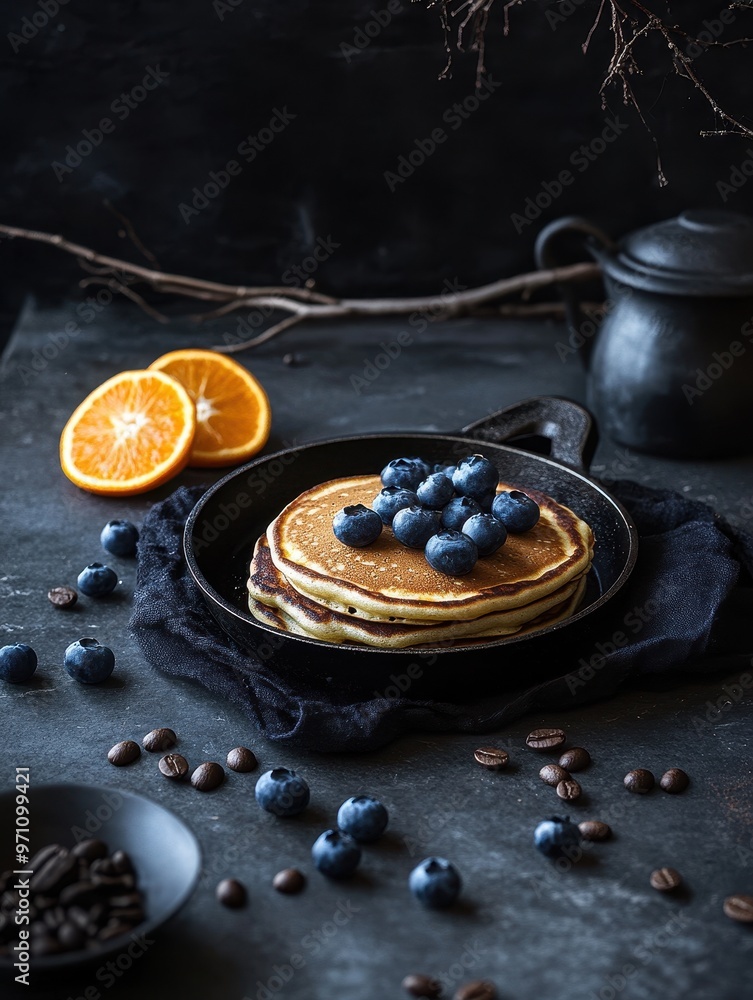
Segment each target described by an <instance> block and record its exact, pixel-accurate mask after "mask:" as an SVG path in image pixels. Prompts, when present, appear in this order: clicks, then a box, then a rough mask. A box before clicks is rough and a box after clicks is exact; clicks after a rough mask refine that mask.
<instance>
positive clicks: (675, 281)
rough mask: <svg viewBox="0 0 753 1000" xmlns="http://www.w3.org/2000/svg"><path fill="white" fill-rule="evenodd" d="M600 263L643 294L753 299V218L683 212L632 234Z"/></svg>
mask: <svg viewBox="0 0 753 1000" xmlns="http://www.w3.org/2000/svg"><path fill="white" fill-rule="evenodd" d="M603 254H604V251H603V250H602V251H601V252H600V253H599V257H602V255H603ZM603 260H604V264H605V266H606V269H607V271H608V272H609V273H611V274H612V275H613V276H614V277H617V278H619V279H620V280H622V281H624V282H625V283H626V284H628V285H632V286H635V287H639V288H645V289H646V290H647V291H656V292H667V293H670V294H672V293H674V294H679V295H699V296H700V295H753V218H751V217H750V216H747V215H741V214H739V213H737V212H724V211H719V210H714V209H695V210H692V211H688V212H683V213H682V214H681V215H679V216H678V217H677V218H676V219H667V220H666V221H664V222H658V223H656V224H655V225H652V226H647V227H646V228H645V229H639V230H637V231H636V232H634V233H630V234H629V235H628V236H626V237H624V239H623V240H621V242H620V244H619V246H618V248H617V250H616V252H614V253H612V254H609V253H607V254H606V255H605V256H604V258H603Z"/></svg>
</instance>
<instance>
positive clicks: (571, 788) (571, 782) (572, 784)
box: [557, 778, 581, 802]
mask: <svg viewBox="0 0 753 1000" xmlns="http://www.w3.org/2000/svg"><path fill="white" fill-rule="evenodd" d="M580 793H581V787H580V785H579V784H578V782H577V781H575V779H574V778H569V779H568V780H565V781H560V783H559V784H558V785H557V794H558V795H559V797H560V798H561V799H564V800H565V802H574V801H575V800H576V799H579V798H580Z"/></svg>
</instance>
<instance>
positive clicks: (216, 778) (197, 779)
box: [191, 760, 225, 792]
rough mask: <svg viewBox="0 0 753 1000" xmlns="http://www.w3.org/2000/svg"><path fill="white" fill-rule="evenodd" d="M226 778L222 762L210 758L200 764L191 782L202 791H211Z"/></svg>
mask: <svg viewBox="0 0 753 1000" xmlns="http://www.w3.org/2000/svg"><path fill="white" fill-rule="evenodd" d="M224 780H225V770H224V768H223V767H222V765H221V764H218V763H216V761H213V760H210V761H207V762H206V763H204V764H199V766H198V767H197V768H196V770H195V771H194V772H193V774H192V775H191V784H192V785H193V787H194V788H197V789H198V790H199V791H200V792H211V791H212V790H213V789H214V788H217V787H219V786H220V785H221V784H222V782H223V781H224Z"/></svg>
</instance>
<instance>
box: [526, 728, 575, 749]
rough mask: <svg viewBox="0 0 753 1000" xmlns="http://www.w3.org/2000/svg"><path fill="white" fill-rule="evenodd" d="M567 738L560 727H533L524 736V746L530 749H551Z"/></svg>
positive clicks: (560, 744)
mask: <svg viewBox="0 0 753 1000" xmlns="http://www.w3.org/2000/svg"><path fill="white" fill-rule="evenodd" d="M566 739H567V737H566V735H565V732H564V730H562V729H534V731H533V732H532V733H529V734H528V736H526V746H529V747H530V748H531V749H532V750H551V749H552V748H553V747H559V746H562V744H563V743H564V742H565V740H566Z"/></svg>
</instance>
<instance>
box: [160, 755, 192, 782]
mask: <svg viewBox="0 0 753 1000" xmlns="http://www.w3.org/2000/svg"><path fill="white" fill-rule="evenodd" d="M157 766H158V767H159V769H160V771H161V772H162V774H164V776H165V777H166V778H173V779H174V780H175V781H180V780H181V779H182V778H185V776H186V775H187V774H188V761H187V760H186V758H185V757H183V756H182V755H181V754H179V753H168V754H165V756H164V757H162V758H160V762H159V764H158V765H157Z"/></svg>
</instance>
